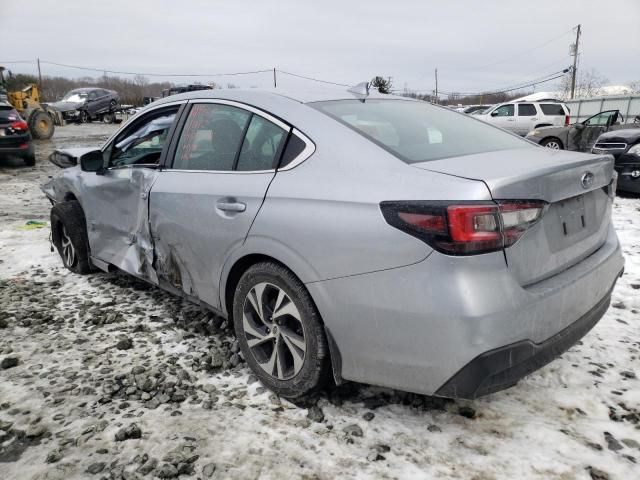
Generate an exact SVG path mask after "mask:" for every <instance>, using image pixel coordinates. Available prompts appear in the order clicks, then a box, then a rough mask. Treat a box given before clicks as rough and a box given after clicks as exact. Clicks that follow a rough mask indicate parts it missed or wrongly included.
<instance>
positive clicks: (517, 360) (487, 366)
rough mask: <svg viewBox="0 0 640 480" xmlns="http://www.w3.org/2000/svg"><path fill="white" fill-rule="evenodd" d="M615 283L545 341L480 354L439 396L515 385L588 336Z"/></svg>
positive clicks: (469, 394) (465, 395)
mask: <svg viewBox="0 0 640 480" xmlns="http://www.w3.org/2000/svg"><path fill="white" fill-rule="evenodd" d="M620 275H622V272H620ZM620 275H619V276H618V277H616V280H617V279H618V278H619V277H620ZM614 286H615V282H614V285H613V286H612V287H611V290H609V292H608V293H607V294H606V295H605V296H604V297H603V298H602V300H600V301H599V302H598V303H597V304H596V305H595V306H594V307H593V308H592V309H591V310H589V311H588V312H587V313H585V314H584V315H583V316H582V317H580V318H579V319H578V320H577V321H575V322H574V323H572V324H571V325H569V326H568V327H566V328H565V329H564V330H561V331H560V332H558V333H556V334H555V335H553V336H552V337H550V338H548V339H547V340H545V341H544V342H541V343H534V342H532V341H530V340H524V341H520V342H516V343H512V344H510V345H505V346H503V347H499V348H496V349H494V350H490V351H488V352H485V353H483V354H480V355H478V356H477V357H476V358H474V359H473V360H471V361H470V362H469V363H468V364H467V365H465V366H464V367H462V369H460V370H459V371H458V373H456V374H455V375H454V376H453V377H451V378H450V379H449V380H447V382H445V384H444V385H443V386H442V387H440V388H439V389H438V390H437V391H436V393H435V395H436V396H439V397H448V398H466V399H470V400H472V399H475V398H478V397H480V396H483V395H487V394H489V393H493V392H497V391H499V390H504V389H505V388H509V387H511V386H513V385H515V384H516V383H518V381H519V380H520V379H521V378H523V377H524V376H526V375H528V374H530V373H532V372H534V371H535V370H538V369H539V368H542V367H544V366H545V365H546V364H548V363H549V362H551V361H552V360H554V359H555V358H557V357H559V356H560V355H562V354H563V353H564V352H566V351H567V350H568V349H569V348H571V347H572V346H573V345H575V344H576V342H578V340H580V339H581V338H582V337H584V336H585V335H586V334H587V333H588V332H589V331H590V330H591V329H592V328H593V327H594V326H595V325H596V323H598V321H599V320H600V319H601V318H602V316H603V315H604V314H605V312H606V311H607V309H608V308H609V303H610V302H611V292H612V291H613V287H614Z"/></svg>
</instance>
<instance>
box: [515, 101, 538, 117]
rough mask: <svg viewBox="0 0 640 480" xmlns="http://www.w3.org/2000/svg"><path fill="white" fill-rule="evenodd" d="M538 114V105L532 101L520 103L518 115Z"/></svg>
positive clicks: (529, 115)
mask: <svg viewBox="0 0 640 480" xmlns="http://www.w3.org/2000/svg"><path fill="white" fill-rule="evenodd" d="M535 114H536V107H535V106H534V105H532V104H531V103H520V104H518V116H519V117H533V116H535Z"/></svg>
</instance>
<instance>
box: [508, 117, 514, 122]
mask: <svg viewBox="0 0 640 480" xmlns="http://www.w3.org/2000/svg"><path fill="white" fill-rule="evenodd" d="M515 121H516V119H515V118H507V122H515Z"/></svg>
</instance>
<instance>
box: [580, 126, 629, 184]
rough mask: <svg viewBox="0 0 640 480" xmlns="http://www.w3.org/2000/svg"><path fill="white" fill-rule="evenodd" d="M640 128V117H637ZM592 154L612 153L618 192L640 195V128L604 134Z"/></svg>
mask: <svg viewBox="0 0 640 480" xmlns="http://www.w3.org/2000/svg"><path fill="white" fill-rule="evenodd" d="M636 119H637V122H638V124H639V126H640V117H636ZM591 152H592V153H597V154H603V153H610V154H612V155H613V157H614V158H615V166H614V168H615V169H616V172H618V190H622V191H625V192H634V193H640V128H624V129H621V130H614V131H611V132H607V133H603V134H602V135H600V136H599V137H598V139H597V140H596V143H595V145H594V147H593V148H592V149H591Z"/></svg>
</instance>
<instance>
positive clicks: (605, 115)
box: [585, 111, 618, 126]
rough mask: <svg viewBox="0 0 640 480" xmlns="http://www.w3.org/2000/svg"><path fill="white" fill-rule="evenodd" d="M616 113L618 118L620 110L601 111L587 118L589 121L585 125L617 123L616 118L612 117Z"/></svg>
mask: <svg viewBox="0 0 640 480" xmlns="http://www.w3.org/2000/svg"><path fill="white" fill-rule="evenodd" d="M614 115H615V118H616V119H617V117H618V112H616V111H612V112H602V113H599V114H597V115H594V116H593V117H591V118H589V119H587V121H586V122H585V125H589V126H606V125H608V124H610V123H615V120H614V119H612V117H613V116H614Z"/></svg>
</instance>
